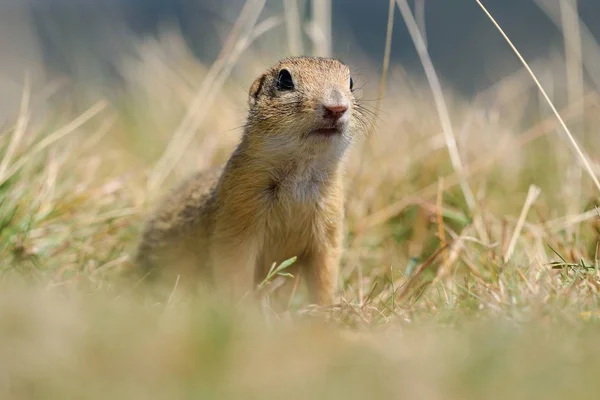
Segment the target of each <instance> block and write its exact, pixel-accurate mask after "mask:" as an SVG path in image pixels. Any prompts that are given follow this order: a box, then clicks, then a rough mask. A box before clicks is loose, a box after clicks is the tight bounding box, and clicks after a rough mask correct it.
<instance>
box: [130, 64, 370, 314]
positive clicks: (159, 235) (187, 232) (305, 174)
mask: <svg viewBox="0 0 600 400" xmlns="http://www.w3.org/2000/svg"><path fill="white" fill-rule="evenodd" d="M353 91H354V88H353V82H352V78H351V76H350V70H349V68H348V67H347V66H346V65H345V64H343V63H342V62H340V61H338V60H336V59H332V58H321V57H292V58H286V59H284V60H281V61H280V62H278V63H277V64H276V65H274V66H273V67H271V68H270V69H268V70H267V71H266V72H265V73H264V74H262V75H261V76H260V77H258V78H257V79H256V80H255V81H254V82H253V83H252V86H251V87H250V91H249V98H248V105H249V112H248V115H247V120H246V124H245V126H244V133H243V136H242V139H241V141H240V143H239V145H238V146H237V148H236V149H235V151H234V152H233V154H232V155H231V158H230V159H229V161H228V162H227V163H226V164H225V165H224V166H223V167H219V168H213V169H210V170H208V171H204V172H200V173H198V174H197V175H196V176H194V177H193V178H191V179H189V180H188V181H187V182H185V183H184V184H183V185H182V186H180V187H179V188H178V189H177V190H175V191H174V192H173V193H172V194H171V195H170V196H168V197H167V198H166V199H165V201H163V202H162V204H160V206H159V207H158V209H157V210H156V211H155V213H154V214H153V215H152V217H151V218H150V219H149V220H148V222H147V225H146V228H145V231H144V232H143V235H142V240H141V243H140V245H139V247H138V251H137V261H138V262H139V264H141V265H142V266H143V267H145V268H151V269H149V271H159V272H161V273H165V272H171V273H175V274H182V273H183V274H186V273H189V272H195V273H203V274H204V277H205V278H206V280H207V281H208V282H210V283H211V284H214V285H215V286H219V287H221V288H223V289H224V290H226V291H227V292H228V293H229V294H233V295H236V296H241V295H243V294H244V293H247V292H250V291H253V290H254V289H255V287H256V285H257V284H258V283H260V282H261V281H262V280H263V279H264V278H265V276H266V274H267V273H268V270H269V268H270V267H271V265H272V264H273V263H274V262H276V263H281V262H282V261H284V260H286V259H289V258H291V257H294V256H297V261H296V262H295V263H294V264H293V265H292V266H291V267H290V268H291V271H290V272H291V273H292V274H293V275H294V276H297V274H298V273H299V274H300V275H301V276H302V277H303V278H304V279H305V280H306V282H307V284H308V290H309V294H310V296H311V301H312V302H313V303H316V304H319V305H330V304H332V303H333V302H334V301H335V296H336V291H337V280H338V268H339V260H340V253H341V248H342V239H343V219H344V205H343V202H344V191H343V185H342V178H343V176H342V175H343V162H344V158H345V154H347V149H348V147H349V145H350V144H351V143H352V141H353V137H354V136H355V134H356V132H357V131H358V128H359V127H360V126H361V125H362V119H361V113H360V107H359V105H358V104H357V101H356V99H355V97H354V93H353ZM159 264H160V268H155V267H158V266H159ZM166 264H168V265H166ZM291 284H292V283H291V282H289V283H288V284H287V286H288V290H289V286H291ZM284 291H285V289H284ZM288 293H289V291H288Z"/></svg>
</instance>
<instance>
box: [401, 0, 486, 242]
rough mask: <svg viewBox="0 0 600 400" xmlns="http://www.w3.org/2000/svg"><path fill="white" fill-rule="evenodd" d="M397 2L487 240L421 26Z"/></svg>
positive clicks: (461, 181)
mask: <svg viewBox="0 0 600 400" xmlns="http://www.w3.org/2000/svg"><path fill="white" fill-rule="evenodd" d="M396 4H398V8H399V9H400V12H401V13H402V17H403V18H404V22H405V23H406V27H407V28H408V32H409V34H410V36H411V38H412V41H413V43H414V45H415V48H416V49H417V53H418V54H419V58H420V60H421V64H423V69H424V70H425V75H426V76H427V81H428V82H429V86H430V87H431V92H432V94H433V99H434V102H435V107H436V109H437V112H438V116H439V118H440V123H441V125H442V131H443V133H444V137H445V139H446V146H447V147H448V153H449V154H450V161H451V162H452V167H453V168H454V170H455V171H456V173H457V174H458V178H459V185H460V187H461V189H462V192H463V195H464V197H465V201H466V203H467V206H468V207H469V210H470V211H471V213H472V214H473V215H474V222H475V228H476V229H477V233H478V234H479V236H480V237H481V239H482V240H484V241H486V242H487V241H488V237H487V233H486V231H485V227H484V226H483V222H482V221H481V218H480V217H479V215H478V213H477V212H476V208H477V203H476V201H475V196H474V195H473V191H472V190H471V187H470V186H469V183H468V182H467V178H466V175H465V171H464V168H463V164H462V160H461V158H460V153H459V151H458V147H457V145H456V137H455V135H454V131H453V129H452V122H451V121H450V113H449V112H448V107H447V106H446V101H445V100H444V95H443V92H442V85H441V84H440V81H439V79H438V76H437V73H436V72H435V68H434V67H433V63H432V61H431V58H430V57H429V52H428V51H427V47H426V46H425V41H424V40H423V37H422V35H421V32H420V31H419V27H418V26H417V23H416V21H415V18H414V16H413V14H412V11H411V10H410V6H409V5H408V2H407V1H406V0H396Z"/></svg>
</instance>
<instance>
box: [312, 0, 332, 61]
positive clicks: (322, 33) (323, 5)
mask: <svg viewBox="0 0 600 400" xmlns="http://www.w3.org/2000/svg"><path fill="white" fill-rule="evenodd" d="M311 5H312V7H311V10H312V28H313V31H312V33H313V44H314V53H315V55H317V56H321V57H330V56H331V54H332V43H331V0H312V2H311Z"/></svg>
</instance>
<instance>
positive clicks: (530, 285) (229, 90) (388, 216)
mask: <svg viewBox="0 0 600 400" xmlns="http://www.w3.org/2000/svg"><path fill="white" fill-rule="evenodd" d="M252 25H254V24H252ZM162 40H163V41H157V42H149V43H145V44H143V45H140V47H139V49H140V57H138V58H137V59H136V60H133V59H132V60H128V61H127V62H125V63H124V64H123V69H124V71H125V72H126V74H125V75H126V77H127V79H126V87H125V89H124V90H123V93H122V94H121V96H122V97H120V99H119V101H118V102H117V101H114V102H112V103H110V104H109V103H106V102H103V101H100V102H99V103H97V104H94V105H91V107H90V108H89V109H88V110H87V111H85V112H83V113H82V114H81V115H71V113H69V112H64V111H60V110H57V111H55V112H50V113H46V115H48V116H49V117H47V118H46V119H41V118H36V119H35V120H34V119H32V118H30V116H31V115H35V113H36V112H37V110H35V109H32V108H31V106H30V104H32V102H31V101H30V100H31V98H35V96H36V93H29V92H26V93H25V96H24V100H23V107H22V110H21V113H20V115H19V116H16V117H15V121H14V127H11V128H10V129H9V130H8V131H6V132H4V133H3V134H2V135H1V136H0V146H2V147H1V148H2V150H1V151H0V259H1V260H2V264H1V266H0V273H1V274H2V279H1V280H0V287H2V296H0V398H6V399H29V398H35V399H38V398H39V399H43V398H53V399H54V398H86V399H95V398H115V399H120V398H123V399H153V398H156V399H159V398H190V397H191V398H215V399H228V398H232V399H234V398H235V399H237V398H250V399H252V398H257V399H258V398H261V399H262V398H290V399H295V398H298V399H300V398H346V399H359V398H400V397H402V398H422V399H439V398H444V399H471V398H472V399H476V398H489V399H496V398H498V399H500V398H516V399H519V398H523V399H530V398H546V399H562V398H565V397H566V396H571V397H576V398H591V397H592V394H593V393H597V391H598V390H600V387H599V386H600V384H599V383H598V380H597V377H596V375H597V373H596V371H597V370H598V368H599V367H600V365H599V361H598V360H600V347H599V346H598V344H597V341H596V340H595V339H596V337H597V334H598V326H599V325H598V317H599V316H600V314H599V312H600V309H599V304H598V290H599V288H600V276H599V272H598V268H599V267H600V264H599V261H598V258H599V252H600V249H599V247H600V214H599V213H598V212H597V211H596V210H595V209H594V207H595V206H596V205H598V204H599V201H598V200H599V198H598V193H597V192H596V191H595V187H594V185H593V183H592V182H591V181H590V180H588V179H582V180H581V184H580V187H578V189H577V194H576V196H577V197H576V199H575V200H574V199H573V194H572V193H571V191H570V190H569V188H570V187H572V185H569V183H570V182H569V179H570V178H569V176H570V175H569V174H567V173H566V171H568V170H572V169H573V167H574V166H575V167H578V166H579V164H578V159H577V156H576V155H574V154H572V153H571V150H570V147H569V144H568V143H566V142H564V141H562V140H561V139H560V136H558V135H556V134H555V132H556V131H557V130H558V129H560V123H559V122H558V121H557V120H556V118H554V116H552V115H549V116H546V114H547V113H543V112H539V107H541V106H540V104H539V102H538V97H537V96H538V95H537V92H535V91H534V90H533V89H531V86H530V78H529V76H527V75H515V76H513V77H507V78H506V80H503V81H502V82H499V83H498V84H497V85H495V86H494V87H492V88H490V89H489V90H487V91H485V92H482V93H481V94H480V95H479V96H477V97H476V98H475V99H474V100H468V99H462V98H460V97H458V96H455V95H453V93H451V92H450V91H448V90H443V95H444V97H445V99H444V100H445V102H446V104H447V108H448V115H449V118H451V123H452V127H453V130H454V134H455V136H456V148H457V149H456V150H457V151H458V152H460V156H461V162H462V164H463V165H462V171H456V169H455V165H453V163H452V162H451V159H450V158H449V155H448V152H447V148H446V142H445V136H444V134H443V131H442V128H441V125H440V123H439V122H438V120H437V119H436V117H435V116H436V115H437V109H436V103H435V102H434V99H433V97H432V95H431V90H430V89H429V87H428V86H427V85H426V83H421V82H417V81H415V80H414V79H413V78H412V77H410V76H407V75H406V74H404V72H403V71H402V70H401V69H400V68H398V67H397V66H391V68H390V73H389V77H388V80H387V86H386V91H385V92H386V97H385V98H384V99H383V101H382V102H381V113H380V115H379V119H378V121H377V130H376V131H375V132H374V134H373V135H372V137H370V138H369V144H370V146H369V151H368V152H361V151H360V149H361V147H362V144H360V145H357V146H356V148H355V149H354V152H353V153H352V155H351V160H350V163H349V166H348V176H349V177H351V179H349V184H348V202H347V240H346V244H347V246H346V251H345V254H344V259H343V266H342V267H343V269H342V276H341V286H342V288H343V290H342V297H343V301H342V303H341V304H340V305H338V306H336V307H332V308H331V309H326V310H322V309H318V308H315V307H301V306H299V304H301V303H300V301H301V300H302V292H300V293H299V295H298V299H297V300H298V301H297V302H294V303H293V304H292V306H291V308H290V310H289V312H286V313H285V314H282V315H275V314H272V313H268V314H266V315H260V314H258V313H256V311H255V310H248V309H245V308H238V307H233V306H231V305H229V304H227V303H225V302H223V301H220V300H219V299H211V298H195V299H187V298H183V297H181V296H179V293H178V291H177V288H174V290H173V293H172V295H171V296H170V297H169V301H168V302H167V303H160V302H156V300H155V299H153V298H152V297H151V296H149V295H148V294H146V293H144V292H143V291H141V290H138V289H139V287H138V286H136V285H135V284H134V283H131V282H127V281H123V280H121V279H120V273H121V272H122V270H123V269H125V268H127V266H128V257H129V256H130V254H131V252H132V250H133V247H134V246H135V244H136V240H137V238H138V234H139V231H140V228H141V222H142V220H143V218H144V216H145V214H146V213H147V212H148V210H149V208H150V206H151V205H152V203H153V201H155V200H156V199H157V194H156V193H152V194H149V192H148V189H147V184H148V179H149V177H151V176H152V174H153V173H154V174H156V169H155V168H156V162H157V161H158V160H159V159H160V158H161V156H162V155H163V154H164V153H163V151H164V149H165V147H166V146H167V144H168V143H170V141H171V140H172V139H171V134H170V133H172V132H174V131H176V130H177V128H178V127H180V123H181V121H182V120H183V119H184V118H185V116H186V113H188V110H189V106H190V104H192V103H193V99H194V96H195V94H196V93H195V89H194V88H197V87H201V84H202V82H203V81H205V79H206V77H207V76H208V77H210V76H211V75H210V68H207V67H206V66H203V65H200V64H198V63H197V62H196V61H194V59H193V57H192V56H191V55H189V52H188V51H187V49H186V48H185V46H183V45H182V44H181V42H180V41H179V40H178V38H177V36H176V35H175V36H166V37H163V38H162ZM173 60H175V61H173ZM244 62H245V65H246V66H247V68H245V71H244V75H237V76H236V77H233V76H232V77H230V78H229V79H224V80H223V81H222V82H220V83H219V85H222V90H220V91H219V93H218V94H214V95H211V96H214V98H213V99H212V100H211V101H212V104H213V106H212V107H211V108H210V109H209V110H207V112H206V114H205V115H204V117H203V120H202V121H201V122H202V123H201V124H199V125H198V128H197V130H196V129H192V130H193V131H195V133H196V135H195V136H194V137H193V138H191V136H189V138H190V143H191V144H190V145H187V146H184V147H186V149H185V151H183V152H182V155H181V157H179V158H178V159H179V162H178V163H177V165H176V166H174V168H173V169H172V170H171V166H169V172H170V173H169V174H168V175H165V176H164V181H165V182H169V184H168V185H162V189H166V188H167V187H170V186H172V185H173V184H175V182H176V181H178V180H180V179H183V178H184V177H185V176H186V175H187V174H189V173H190V172H191V171H193V170H195V169H198V168H204V167H207V166H209V165H213V164H218V163H221V162H223V161H224V160H225V159H226V157H227V156H228V153H229V152H230V151H231V150H232V149H233V146H234V145H235V143H236V141H237V139H238V135H239V133H240V132H239V127H240V126H241V125H242V123H243V118H244V107H245V105H244V104H245V97H244V96H245V91H243V90H240V88H241V87H247V86H248V82H250V81H251V79H252V78H253V77H254V76H255V75H256V74H257V73H258V72H259V71H260V70H261V69H262V68H264V65H262V63H261V62H258V61H257V60H256V59H253V58H252V57H250V56H247V57H246V58H245V59H244ZM360 79H361V80H362V82H358V80H357V86H361V83H362V84H363V85H364V84H365V83H366V82H367V80H368V82H369V83H370V85H366V86H365V91H364V93H362V97H363V99H364V101H363V103H364V105H365V106H367V107H372V106H373V105H374V104H375V103H374V102H373V103H371V102H370V101H368V99H371V98H375V97H376V96H377V92H376V88H373V87H371V88H369V89H370V90H371V92H369V90H368V89H367V88H368V87H369V86H376V85H375V84H373V83H375V82H377V81H378V80H379V78H378V77H377V76H376V74H375V73H372V74H371V73H370V72H369V71H367V72H363V75H362V76H361V77H360ZM438 95H439V93H438ZM583 96H584V98H583V99H582V100H580V101H575V102H571V104H566V105H565V106H564V107H562V108H563V109H562V110H558V111H559V113H560V115H561V116H562V118H563V119H564V120H565V122H566V124H569V121H571V120H574V119H576V120H578V121H581V122H582V123H581V126H582V127H583V128H582V129H584V130H586V131H589V132H594V131H595V130H597V128H598V126H600V116H599V114H598V107H599V106H600V102H599V97H598V92H597V91H596V90H594V89H593V88H591V87H588V88H587V90H586V91H585V93H584V94H583ZM188 115H189V114H188ZM188 118H191V117H188ZM192 125H194V124H192ZM180 129H181V128H180ZM183 131H185V132H186V135H184V136H186V141H187V140H188V135H187V132H188V130H187V128H186V129H184V130H183ZM573 133H574V134H576V133H577V132H573ZM592 136H593V135H592V134H589V135H587V137H584V136H583V135H580V136H578V141H579V143H580V145H581V147H582V148H584V149H585V151H586V153H587V154H589V155H590V162H591V165H592V168H595V169H596V172H598V165H599V163H600V160H599V159H598V158H597V157H594V155H595V154H599V151H600V148H599V143H598V141H597V140H596V141H594V140H591V139H592V138H591V137H592ZM585 139H587V140H585ZM186 144H187V142H186ZM161 173H162V172H161ZM161 179H162V178H161ZM463 179H466V180H467V181H468V185H469V186H470V188H471V189H472V191H473V196H474V197H475V199H474V200H475V202H476V208H472V207H470V206H471V205H469V204H467V203H466V201H465V197H464V196H463V191H462V190H461V187H460V183H461V181H462V180H463ZM578 185H579V184H578ZM528 193H529V195H528ZM574 202H575V203H576V205H577V207H576V208H575V210H576V211H575V212H573V203H574ZM472 209H476V210H477V213H478V214H477V215H472V213H471V210H472ZM475 218H478V219H479V220H480V221H481V224H482V227H481V228H482V229H484V230H485V235H486V236H487V239H488V241H485V242H483V241H481V240H479V239H478V238H479V237H481V236H480V235H479V233H478V231H477V229H475V226H474V224H473V221H474V220H475ZM574 228H577V229H574ZM575 231H577V232H578V234H577V235H574V234H573V232H575Z"/></svg>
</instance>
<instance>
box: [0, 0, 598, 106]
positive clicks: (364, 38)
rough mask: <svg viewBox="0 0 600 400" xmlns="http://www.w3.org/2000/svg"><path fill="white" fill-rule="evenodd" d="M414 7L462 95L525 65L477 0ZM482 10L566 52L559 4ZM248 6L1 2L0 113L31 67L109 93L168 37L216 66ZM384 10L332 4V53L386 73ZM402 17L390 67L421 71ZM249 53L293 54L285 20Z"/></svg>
mask: <svg viewBox="0 0 600 400" xmlns="http://www.w3.org/2000/svg"><path fill="white" fill-rule="evenodd" d="M284 3H285V2H284V1H271V0H270V1H267V2H266V7H265V10H264V11H263V13H262V14H261V19H264V18H268V17H269V16H277V15H282V14H283V13H284V11H285V10H284V8H285V4H284ZM288 3H290V2H288ZM292 3H295V4H296V5H297V8H298V12H299V17H300V23H301V24H302V26H301V30H302V32H303V34H304V37H303V38H302V40H303V42H302V44H303V46H302V47H300V48H299V49H298V50H304V53H309V52H310V48H309V46H308V45H309V42H308V38H309V37H310V33H311V30H310V25H309V21H310V20H311V11H312V7H311V4H310V1H307V0H299V1H297V2H296V1H294V2H292ZM316 3H319V1H318V0H317V1H316ZM409 3H411V6H413V7H414V12H415V17H416V18H417V19H418V20H420V22H421V23H422V24H424V26H426V38H427V44H428V48H429V51H430V54H431V57H432V59H433V62H434V64H435V66H436V68H437V71H438V73H439V75H440V76H441V79H442V80H443V82H444V83H445V84H446V85H448V86H451V87H452V88H454V89H455V90H456V91H458V92H460V93H463V94H465V95H472V94H473V93H475V92H477V91H480V90H482V89H484V88H486V87H487V86H489V85H491V84H492V83H494V82H496V81H497V80H498V79H499V78H501V77H505V76H507V75H508V74H510V73H512V72H514V71H516V70H518V69H519V68H521V65H520V64H519V62H518V60H517V59H516V57H515V56H514V54H513V53H512V52H511V50H510V49H509V47H508V46H507V45H506V43H505V42H504V41H503V39H502V38H501V36H500V35H499V33H498V32H497V31H496V30H495V29H494V27H493V26H492V25H491V23H490V22H489V20H488V19H487V18H486V17H485V16H484V14H483V13H482V12H481V10H480V9H479V7H478V6H477V4H476V3H475V2H474V1H472V0H453V1H440V0H416V1H410V2H409ZM577 3H578V8H579V14H580V18H581V22H582V23H584V24H585V25H586V26H587V29H589V32H590V33H591V35H592V36H593V37H596V38H597V37H600V25H599V24H597V23H594V21H598V19H600V3H599V2H598V1H596V0H579V1H578V2H577ZM485 4H486V6H487V7H489V9H490V11H491V12H492V13H493V14H494V15H495V17H496V18H497V19H498V22H499V23H500V24H501V25H502V26H503V27H504V29H505V30H506V31H507V33H508V34H509V36H510V37H511V38H512V39H513V40H514V42H515V44H516V45H517V47H518V48H519V49H520V50H521V51H522V53H523V55H524V56H525V58H526V59H528V60H533V59H537V58H540V57H549V56H551V55H552V54H554V53H557V54H560V53H562V49H563V47H564V45H563V42H562V36H561V29H560V26H561V25H560V18H561V14H560V1H559V0H488V1H486V2H485ZM243 5H244V1H243V0H227V1H218V0H105V1H101V2H100V1H94V0H0V54H1V57H2V62H1V63H0V91H1V92H2V93H3V96H2V100H0V115H2V116H3V117H4V118H6V115H9V114H10V113H11V112H14V110H15V108H16V106H17V104H18V102H19V97H20V93H21V91H22V85H23V81H24V74H25V71H29V72H30V73H32V74H33V75H34V76H36V77H38V79H41V80H42V81H44V82H46V83H47V82H49V81H52V80H53V79H62V80H63V81H62V82H63V84H64V83H65V82H70V83H72V84H73V83H74V84H75V87H77V88H78V90H79V91H80V92H83V91H91V90H97V89H99V88H102V89H103V90H107V89H111V88H114V87H118V86H119V85H120V84H122V79H123V78H124V76H125V75H126V71H125V69H126V67H125V66H124V60H126V59H128V58H131V57H140V55H139V51H138V52H136V49H137V50H139V45H140V43H144V42H146V43H147V42H148V41H150V40H156V39H157V38H159V37H161V35H163V36H164V35H165V34H167V33H168V34H171V35H178V36H180V39H181V43H182V45H184V46H185V47H186V48H187V49H189V51H190V52H191V54H192V55H193V57H195V58H197V59H198V60H200V61H202V62H204V63H207V64H210V63H211V62H213V61H214V60H215V58H216V57H217V55H218V53H219V50H220V49H221V47H222V45H223V42H224V40H225V38H226V36H227V34H228V32H229V31H230V30H231V28H232V26H233V24H234V22H235V20H236V18H237V17H238V16H239V14H240V11H241V9H242V7H243ZM387 12H388V2H387V1H384V0H379V1H370V2H367V1H361V0H344V1H333V2H331V10H330V13H331V23H332V28H331V31H332V32H333V33H332V44H331V47H332V51H333V54H334V55H335V56H337V57H340V58H342V59H344V60H346V61H348V62H350V63H352V62H354V63H359V64H360V63H364V62H365V60H367V61H368V62H370V63H371V64H372V65H373V66H374V67H375V68H379V67H380V66H381V60H382V58H383V51H384V38H385V29H386V25H385V21H386V20H387ZM398 14H399V13H397V18H396V23H395V26H394V34H393V50H392V53H391V57H392V62H393V63H394V62H399V63H402V66H403V67H404V68H406V69H407V70H409V71H411V72H414V73H415V74H419V73H420V71H421V66H420V62H419V60H418V57H417V55H416V52H415V50H414V45H413V44H412V41H411V39H410V36H409V34H408V32H407V31H406V29H405V26H404V22H403V21H402V19H401V18H399V17H398ZM252 47H253V50H254V51H256V52H258V53H259V54H260V53H265V54H263V55H264V56H265V57H266V58H267V59H266V60H265V63H266V62H267V61H271V59H273V60H274V59H276V58H278V57H280V56H282V55H286V54H289V53H290V49H289V46H288V38H287V37H286V26H285V24H279V25H278V26H276V27H274V28H273V30H272V31H271V32H269V34H268V35H264V36H263V37H261V38H260V40H258V41H257V42H256V43H255V44H253V46H252ZM273 49H277V50H278V51H275V52H274V51H273ZM267 50H268V51H267ZM167 56H168V54H167ZM589 56H590V57H591V56H592V55H591V54H590V55H589ZM171 57H176V55H175V54H172V55H171ZM360 65H363V64H360ZM586 73H588V74H590V73H593V72H592V71H586ZM594 78H595V79H596V81H598V77H594Z"/></svg>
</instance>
